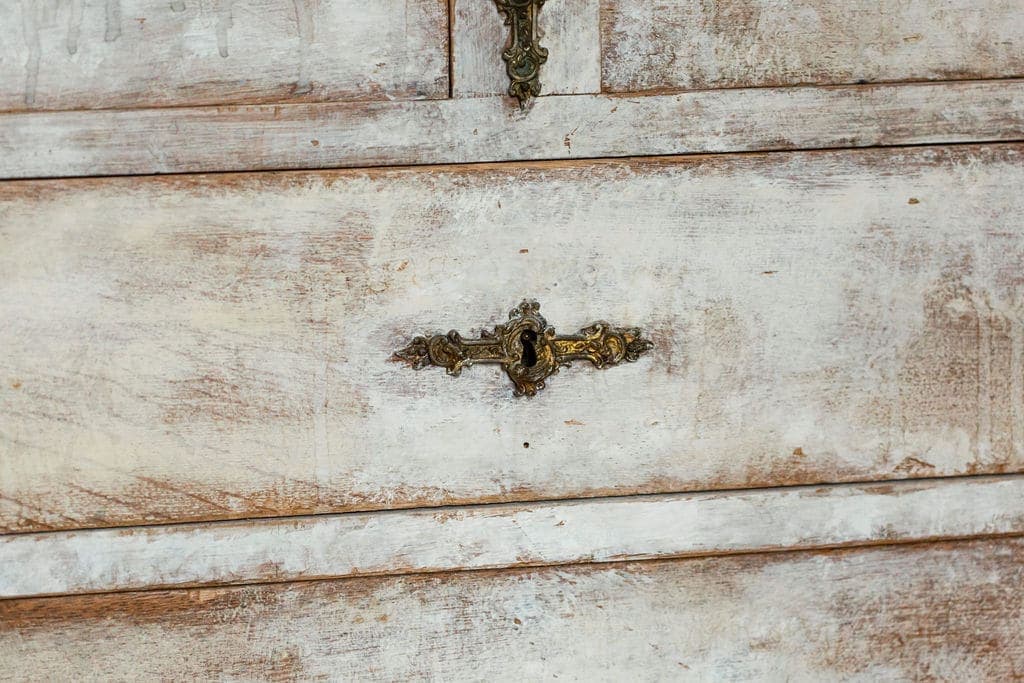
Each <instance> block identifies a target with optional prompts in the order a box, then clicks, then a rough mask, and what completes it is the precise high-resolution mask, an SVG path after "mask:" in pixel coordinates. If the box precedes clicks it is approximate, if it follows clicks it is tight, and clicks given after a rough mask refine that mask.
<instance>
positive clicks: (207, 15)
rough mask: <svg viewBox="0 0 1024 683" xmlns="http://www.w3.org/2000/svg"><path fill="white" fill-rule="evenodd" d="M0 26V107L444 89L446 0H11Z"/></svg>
mask: <svg viewBox="0 0 1024 683" xmlns="http://www.w3.org/2000/svg"><path fill="white" fill-rule="evenodd" d="M0 26H2V27H4V28H5V29H7V30H5V31H4V34H5V40H3V41H0V110H32V109H51V110H52V109H92V108H118V107H155V106H177V105H203V104H241V103H255V102H275V101H284V100H287V101H291V102H295V101H328V100H354V99H411V98H436V97H445V96H447V94H448V10H447V3H446V2H445V0H105V1H104V0H25V1H23V2H15V1H13V0H10V1H7V2H2V3H0Z"/></svg>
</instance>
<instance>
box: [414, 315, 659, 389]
mask: <svg viewBox="0 0 1024 683" xmlns="http://www.w3.org/2000/svg"><path fill="white" fill-rule="evenodd" d="M508 318H509V321H508V323H506V324H504V325H498V326H496V327H495V328H494V330H493V331H487V330H485V331H483V332H481V333H480V338H479V339H463V338H462V335H460V334H459V333H458V332H456V331H455V330H452V331H451V332H449V333H448V334H435V335H433V336H429V337H416V338H415V339H413V340H412V342H410V344H409V345H408V346H406V347H405V348H403V349H400V350H399V351H396V352H395V357H396V358H398V359H400V360H404V361H406V362H407V363H409V365H410V366H412V367H413V368H414V369H416V370H419V369H421V368H425V367H426V366H428V365H436V366H439V367H443V368H445V370H447V372H448V374H449V375H452V376H454V377H458V376H459V375H460V374H461V373H462V369H463V368H466V367H469V366H470V365H473V364H474V363H494V364H499V365H501V366H502V368H504V370H505V373H506V374H507V375H508V376H509V378H510V379H511V380H512V383H513V384H514V385H515V394H516V396H534V395H535V394H536V393H537V392H538V391H540V390H541V389H543V388H544V386H545V381H546V380H547V378H548V377H550V376H551V375H554V374H556V373H557V372H558V370H559V368H561V367H566V366H568V365H570V364H572V362H573V361H574V360H588V361H590V362H591V363H592V364H593V365H594V367H597V368H605V367H610V366H613V365H618V364H620V363H622V362H633V361H635V360H637V359H638V358H639V357H640V356H641V355H642V354H644V353H646V352H647V351H649V350H650V349H652V348H653V347H654V344H652V343H651V342H650V340H647V339H644V338H643V337H642V336H641V332H640V330H639V329H638V328H635V327H614V326H612V325H609V324H608V323H606V322H603V321H602V322H596V323H593V324H591V325H588V326H587V327H584V328H583V329H582V330H580V331H579V333H578V334H570V335H558V334H556V333H555V330H554V328H553V327H551V326H549V325H548V323H547V321H546V320H545V319H544V318H543V317H542V316H541V314H540V304H538V303H537V302H536V301H523V303H521V304H519V306H517V307H516V308H514V309H512V311H511V312H510V313H509V315H508Z"/></svg>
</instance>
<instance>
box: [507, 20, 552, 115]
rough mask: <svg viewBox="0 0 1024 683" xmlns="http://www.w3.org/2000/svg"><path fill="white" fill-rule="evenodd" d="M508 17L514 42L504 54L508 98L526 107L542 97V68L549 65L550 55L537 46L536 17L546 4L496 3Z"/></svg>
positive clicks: (508, 24) (511, 42)
mask: <svg viewBox="0 0 1024 683" xmlns="http://www.w3.org/2000/svg"><path fill="white" fill-rule="evenodd" d="M494 1H495V2H496V3H497V4H498V11H499V12H501V13H502V14H503V15H505V25H506V26H509V27H510V31H511V33H512V38H511V41H510V45H509V47H508V48H507V49H506V50H505V51H504V52H502V53H501V58H502V59H504V60H505V70H506V71H507V72H508V77H509V79H510V80H511V83H510V84H509V86H508V94H509V95H511V96H512V97H515V98H518V99H519V106H520V107H522V106H525V104H526V101H527V100H528V99H530V98H531V97H536V96H537V95H539V94H540V67H541V65H542V64H543V63H544V62H546V61H548V51H547V50H545V49H544V48H542V47H541V46H540V45H538V44H537V14H538V13H539V12H540V8H541V7H543V6H544V2H545V0H494Z"/></svg>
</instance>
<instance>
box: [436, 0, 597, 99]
mask: <svg viewBox="0 0 1024 683" xmlns="http://www.w3.org/2000/svg"><path fill="white" fill-rule="evenodd" d="M453 2H454V10H453V13H452V93H453V94H454V95H455V96H456V97H480V96H488V95H505V94H507V93H508V85H509V80H508V75H507V74H506V71H505V62H504V61H502V58H501V53H502V51H503V50H504V49H505V48H506V47H507V46H508V41H509V27H508V26H506V25H505V23H504V21H503V19H502V16H501V15H500V14H499V13H498V10H497V7H496V5H495V3H494V0H453ZM599 2H600V0H558V2H549V3H547V4H546V5H545V6H544V8H543V9H542V10H541V12H540V14H539V15H538V19H537V33H538V36H539V38H540V45H541V47H544V48H547V50H548V61H547V62H546V63H545V64H544V66H543V67H542V68H541V74H540V81H541V86H542V92H541V96H544V95H576V94H583V93H597V92H601V35H600V7H599Z"/></svg>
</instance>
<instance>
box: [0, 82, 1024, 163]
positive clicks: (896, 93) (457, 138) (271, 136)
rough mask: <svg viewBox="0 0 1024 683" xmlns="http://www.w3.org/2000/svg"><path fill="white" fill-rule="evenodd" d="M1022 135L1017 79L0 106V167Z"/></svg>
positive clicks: (737, 147)
mask: <svg viewBox="0 0 1024 683" xmlns="http://www.w3.org/2000/svg"><path fill="white" fill-rule="evenodd" d="M1022 138H1024V82H1021V81H1007V82H982V83H959V84H950V85H906V86H894V87H875V86H853V87H843V88H822V89H819V88H789V89H785V88H783V89H776V90H772V89H754V90H724V91H711V92H699V93H689V94H684V95H676V96H665V97H657V96H655V97H640V98H629V97H607V96H590V95H579V96H572V97H542V98H538V99H537V101H536V102H535V103H534V104H533V106H532V107H530V108H529V111H527V112H521V111H520V110H519V108H518V107H517V106H516V105H515V103H514V101H511V100H510V99H509V98H507V97H504V98H500V97H496V98H471V99H457V100H447V101H427V102H388V103H359V104H353V103H349V104H317V105H294V106H291V105H288V106H269V105H268V106H250V107H238V108H232V109H225V108H215V109H213V108H198V109H177V110H174V111H170V110H138V111H129V112H117V111H104V112H59V113H52V114H31V115H28V114H8V115H3V116H0V178H26V177H29V178H31V177H51V176H76V175H80V176H90V175H118V174H136V173H140V174H141V173H182V172H199V171H235V170H237V171H249V170H261V169H286V168H331V167H351V166H373V165H400V164H435V163H461V162H475V161H506V160H530V159H569V158H592V157H621V156H631V155H656V154H684V153H691V152H739V151H751V150H792V149H809V148H823V147H868V146H882V145H907V144H928V143H944V142H988V141H998V140H1002V141H1011V140H1020V139H1022Z"/></svg>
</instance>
